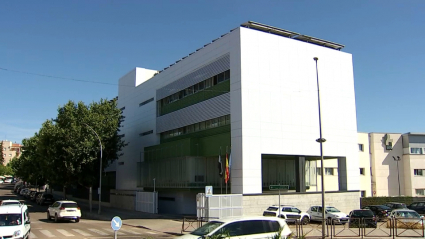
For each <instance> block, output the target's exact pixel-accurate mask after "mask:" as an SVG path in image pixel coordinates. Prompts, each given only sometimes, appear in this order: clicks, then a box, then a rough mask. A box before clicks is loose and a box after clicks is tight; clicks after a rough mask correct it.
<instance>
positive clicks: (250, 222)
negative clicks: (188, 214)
mask: <svg viewBox="0 0 425 239" xmlns="http://www.w3.org/2000/svg"><path fill="white" fill-rule="evenodd" d="M279 231H281V234H280V238H288V237H289V235H290V234H291V233H292V232H291V229H289V226H288V224H286V221H285V220H284V219H281V218H278V217H255V218H228V219H217V220H212V221H210V222H208V223H207V224H205V225H203V226H202V227H200V228H198V229H196V230H194V231H193V232H191V233H189V234H186V235H183V236H180V237H177V238H180V239H191V238H193V239H198V238H245V239H251V238H274V236H275V235H276V234H277V233H279Z"/></svg>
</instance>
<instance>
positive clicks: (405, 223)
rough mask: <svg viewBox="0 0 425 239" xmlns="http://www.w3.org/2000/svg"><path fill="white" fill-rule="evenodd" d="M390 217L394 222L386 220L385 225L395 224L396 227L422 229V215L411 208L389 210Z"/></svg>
mask: <svg viewBox="0 0 425 239" xmlns="http://www.w3.org/2000/svg"><path fill="white" fill-rule="evenodd" d="M389 217H390V218H392V219H394V220H395V222H394V223H393V224H390V223H389V221H388V222H387V227H389V226H390V225H396V227H397V228H408V229H422V228H423V223H424V221H423V218H424V216H421V215H419V213H417V212H416V211H414V210H411V209H395V210H393V211H391V213H390V216H389Z"/></svg>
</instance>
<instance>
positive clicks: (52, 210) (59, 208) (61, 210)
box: [47, 201, 81, 222]
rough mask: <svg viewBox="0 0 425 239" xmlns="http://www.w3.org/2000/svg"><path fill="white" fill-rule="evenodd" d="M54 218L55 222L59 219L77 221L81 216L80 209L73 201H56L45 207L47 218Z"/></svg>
mask: <svg viewBox="0 0 425 239" xmlns="http://www.w3.org/2000/svg"><path fill="white" fill-rule="evenodd" d="M52 218H54V220H55V222H58V221H59V220H75V222H79V221H80V218H81V210H80V207H79V206H78V204H77V203H76V202H74V201H56V202H55V203H53V204H52V205H50V206H49V208H47V219H48V220H51V219H52Z"/></svg>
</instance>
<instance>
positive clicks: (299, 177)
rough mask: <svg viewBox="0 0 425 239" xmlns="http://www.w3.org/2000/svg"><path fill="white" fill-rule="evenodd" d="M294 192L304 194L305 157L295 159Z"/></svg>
mask: <svg viewBox="0 0 425 239" xmlns="http://www.w3.org/2000/svg"><path fill="white" fill-rule="evenodd" d="M295 190H296V191H297V192H305V191H306V187H305V157H300V156H298V157H296V158H295Z"/></svg>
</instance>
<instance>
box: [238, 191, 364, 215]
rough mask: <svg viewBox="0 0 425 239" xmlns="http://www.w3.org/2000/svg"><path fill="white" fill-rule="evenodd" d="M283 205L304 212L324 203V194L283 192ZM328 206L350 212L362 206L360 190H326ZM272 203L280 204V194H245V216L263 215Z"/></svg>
mask: <svg viewBox="0 0 425 239" xmlns="http://www.w3.org/2000/svg"><path fill="white" fill-rule="evenodd" d="M280 204H281V205H292V206H295V207H297V208H298V209H300V210H301V211H303V212H306V211H307V210H308V209H309V208H310V207H311V206H321V205H322V194H321V193H320V192H314V193H300V194H298V193H297V194H281V195H280ZM325 204H326V206H333V207H336V208H337V209H339V210H340V211H341V212H343V213H346V214H349V213H350V211H351V210H353V209H359V208H360V192H359V191H348V192H326V193H325ZM271 205H279V195H278V194H272V195H267V194H261V195H244V196H243V215H244V216H261V215H263V211H264V210H266V209H267V207H269V206H271Z"/></svg>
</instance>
